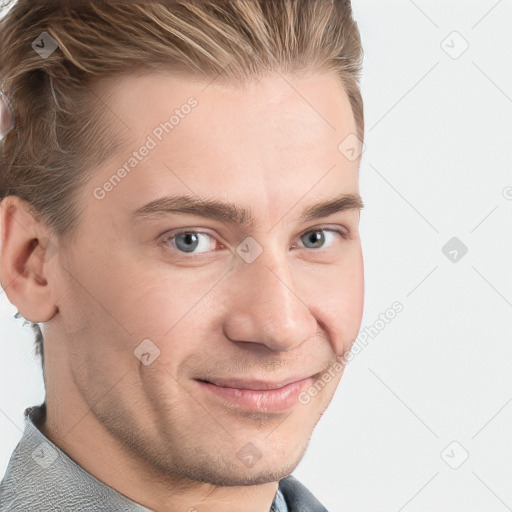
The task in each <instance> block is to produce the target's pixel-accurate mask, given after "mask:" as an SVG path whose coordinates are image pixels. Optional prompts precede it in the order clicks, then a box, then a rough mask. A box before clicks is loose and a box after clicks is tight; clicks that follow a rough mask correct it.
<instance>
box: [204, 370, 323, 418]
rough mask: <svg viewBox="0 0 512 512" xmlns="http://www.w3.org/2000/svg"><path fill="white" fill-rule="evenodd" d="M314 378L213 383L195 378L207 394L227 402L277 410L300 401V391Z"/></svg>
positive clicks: (241, 407)
mask: <svg viewBox="0 0 512 512" xmlns="http://www.w3.org/2000/svg"><path fill="white" fill-rule="evenodd" d="M313 381H314V376H311V377H303V378H300V377H299V378H298V379H297V378H293V379H289V380H288V381H283V382H281V383H270V382H265V381H255V380H253V381H247V380H245V381H242V380H236V379H231V380H229V381H222V382H219V381H218V382H217V383H213V382H210V381H206V380H200V379H196V382H197V383H198V385H199V386H200V388H201V389H202V390H203V391H204V392H205V393H206V394H207V395H208V396H210V397H211V398H213V399H214V400H216V401H217V402H219V401H220V402H221V403H223V404H224V405H225V406H226V405H230V406H235V407H236V408H239V409H245V410H257V411H261V412H276V413H277V412H282V411H284V410H287V409H290V408H291V407H293V406H295V405H297V404H298V403H299V401H298V396H299V394H300V393H301V392H302V391H303V390H304V389H305V388H306V387H307V386H308V385H310V384H311V383H312V382H313Z"/></svg>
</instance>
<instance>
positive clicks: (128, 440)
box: [0, 73, 364, 512]
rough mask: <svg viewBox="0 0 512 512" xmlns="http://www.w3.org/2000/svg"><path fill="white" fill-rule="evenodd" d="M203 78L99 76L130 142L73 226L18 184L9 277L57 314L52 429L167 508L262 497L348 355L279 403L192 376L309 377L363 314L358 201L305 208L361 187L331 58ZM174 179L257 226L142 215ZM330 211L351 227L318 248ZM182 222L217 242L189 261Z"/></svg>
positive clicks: (96, 182) (333, 223)
mask: <svg viewBox="0 0 512 512" xmlns="http://www.w3.org/2000/svg"><path fill="white" fill-rule="evenodd" d="M205 87H206V83H201V82H198V81H197V80H193V79H192V78H191V77H187V76H178V75H176V74H174V75H172V76H171V74H165V73H158V74H156V73H151V74H145V75H144V74H139V75H131V76H125V77H123V78H118V79H116V80H111V81H108V82H104V83H102V84H101V89H98V90H100V91H101V92H102V95H103V98H104V99H105V101H107V102H108V106H109V108H110V109H111V111H112V112H114V113H115V114H116V118H114V117H113V118H112V120H111V122H112V123H113V124H112V125H113V126H116V129H119V130H121V131H120V132H119V133H121V134H122V136H123V138H124V143H123V147H122V148H121V149H120V150H119V151H118V152H117V153H116V154H115V155H112V157H111V158H110V159H109V160H108V161H107V162H105V163H104V164H103V165H102V166H101V167H100V168H97V169H94V170H92V171H91V178H90V182H89V183H88V185H87V186H86V187H84V188H83V190H82V191H81V195H80V197H79V201H80V202H81V204H82V205H83V206H84V210H83V214H82V216H81V218H80V225H79V232H78V236H77V237H76V238H74V239H67V238H65V237H63V238H62V239H58V238H56V237H55V235H54V234H53V233H52V231H51V230H50V229H49V228H48V227H46V226H45V225H44V224H42V223H40V222H37V221H36V220H35V219H34V218H33V217H32V215H30V213H29V211H28V209H27V204H26V203H25V202H24V201H22V200H20V199H19V198H17V197H14V196H8V197H7V198H5V199H4V200H3V202H2V204H1V206H2V208H0V212H1V221H2V252H1V258H2V259H1V281H2V285H3V286H4V287H5V292H6V294H7V296H8V298H9V300H10V301H11V302H12V303H13V304H14V305H15V306H17V308H18V311H19V312H20V313H21V314H22V315H23V317H25V318H27V319H29V320H31V321H34V322H44V325H43V332H44V338H45V342H44V344H45V365H46V388H47V399H46V403H47V409H48V415H47V420H46V422H45V423H44V425H41V427H40V428H41V430H42V431H43V433H45V435H47V436H48V437H49V438H50V439H51V440H52V441H53V442H54V443H55V444H56V445H58V446H59V447H60V448H62V449H63V450H64V451H65V452H66V453H68V454H69V455H70V456H71V457H72V458H73V459H74V460H75V461H76V462H78V463H79V464H80V465H81V466H82V467H84V468H85V469H86V470H87V471H89V472H90V473H91V474H93V475H94V476H95V477H96V478H98V479H99V480H101V481H103V482H104V483H106V484H107V485H109V486H111V487H113V488H114V489H116V490H117V491H119V492H120V493H122V494H124V495H126V496H128V497H129V498H130V499H132V500H134V501H136V502H138V503H141V504H143V505H144V506H146V507H148V508H150V509H152V510H155V511H162V512H163V511H169V512H174V511H178V510H179V511H183V510H193V509H195V510H197V511H199V512H200V511H204V510H208V511H209V512H217V511H223V512H229V511H233V512H234V511H238V510H240V503H243V504H244V510H247V511H249V512H263V511H268V510H269V509H270V505H271V503H272V500H273V499H274V496H275V493H276V491H277V488H278V482H279V480H280V479H281V478H283V477H285V476H286V475H288V474H290V473H291V472H292V471H293V470H294V469H295V467H296V466H297V464H298V463H299V461H300V460H301V458H302V457H303V455H304V452H305V450H306V447H307V445H308V441H309V438H310V436H311V434H312V432H313V429H314V427H315V425H316V424H317V422H318V420H319V419H320V417H321V415H322V414H323V412H324V411H325V409H326V408H327V406H328V404H329V402H330V401H331V399H332V397H333V394H334V392H335V390H336V387H337V385H338V383H339V381H340V379H341V376H342V374H343V371H339V372H337V373H336V375H335V378H333V379H331V381H330V382H329V383H327V384H326V385H325V386H324V387H323V389H322V391H321V392H319V393H318V394H317V395H316V396H314V397H312V398H311V401H310V403H309V404H307V405H303V404H300V403H297V404H296V405H294V406H293V408H291V409H289V410H287V411H284V412H279V413H269V412H266V411H265V410H264V409H261V410H255V411H252V412H247V411H241V410H239V409H238V408H237V407H228V406H226V405H224V404H222V403H220V402H219V401H218V400H216V399H215V398H214V397H212V396H211V395H209V394H208V393H206V392H204V391H203V390H202V389H201V388H200V386H199V385H198V382H197V381H196V380H195V379H199V378H207V377H212V378H213V377H217V378H228V377H240V378H260V379H262V380H268V381H273V382H275V381H283V380H285V379H287V378H288V377H289V376H292V375H301V376H304V377H306V376H311V375H314V374H319V372H322V371H326V370H327V369H328V368H329V367H330V366H331V365H332V364H333V363H334V362H335V360H336V357H337V356H340V355H342V354H344V353H345V352H346V351H347V350H349V349H350V346H351V344H352V342H353V340H354V339H355V338H356V336H357V334H358V331H359V329H360V325H361V318H362V310H363V288H364V283H363V281H364V279H363V259H362V252H361V242H360V238H359V233H358V227H359V218H360V211H359V209H352V210H346V211H342V212H338V213H334V214H332V215H330V216H328V217H325V218H323V219H321V220H314V221H311V222H301V221H300V220H299V219H298V217H299V215H300V213H301V211H302V209H303V208H305V207H307V206H308V205H312V204H315V203H317V202H319V201H321V200H322V199H325V198H328V197H332V196H333V195H334V194H339V193H347V194H348V193H352V194H357V193H358V192H359V189H358V163H359V162H358V161H353V162H351V161H349V160H348V159H346V158H345V157H344V156H343V155H342V154H341V153H340V151H339V150H338V145H339V143H340V142H341V141H342V140H343V139H344V138H345V137H346V136H347V135H348V134H350V133H355V132H356V127H355V123H354V119H353V116H352V112H351V110H350V104H349V101H348V98H347V96H346V94H345V93H344V92H343V91H342V89H341V87H340V85H339V83H338V81H337V80H336V78H335V77H334V76H333V75H331V74H327V73H318V74H314V75H311V76H309V77H307V78H303V79H301V80H299V79H296V78H292V77H288V78H287V79H286V80H285V79H284V78H283V76H281V75H280V74H277V73H275V74H270V75H268V76H267V77H265V78H263V79H261V80H259V81H252V82H251V83H250V84H247V85H245V86H241V85H240V84H237V85H235V84H227V83H224V84H221V83H217V82H213V83H210V85H208V86H207V87H206V88H205ZM190 96H193V97H195V98H196V99H197V101H198V105H197V107H195V108H194V109H193V110H192V111H191V112H190V114H189V115H188V116H186V118H184V119H182V120H181V121H180V124H179V125H178V126H176V127H175V129H174V130H173V131H172V132H171V133H170V134H168V135H166V136H165V137H164V138H163V140H162V141H161V142H159V143H158V145H157V147H156V148H154V149H153V150H152V151H151V152H150V154H149V155H148V156H147V157H146V158H144V159H143V160H142V161H141V162H140V163H139V164H138V166H137V167H136V168H135V169H133V170H132V171H131V173H130V174H129V175H127V176H126V177H125V178H124V179H123V180H122V181H121V183H119V184H118V185H117V186H116V187H115V188H114V189H113V190H112V191H110V192H109V193H108V194H107V195H106V196H105V198H104V199H102V200H98V199H96V198H95V197H94V195H93V191H94V189H95V188H97V187H98V186H100V187H101V186H102V184H104V183H105V181H106V180H108V179H109V177H111V176H112V174H114V173H115V171H116V170H117V169H118V168H119V167H120V166H121V165H122V164H123V163H124V162H125V161H126V160H127V159H128V158H129V157H130V156H131V154H132V152H133V151H134V150H136V149H138V148H139V147H140V146H141V145H142V144H143V143H144V141H145V139H146V137H147V136H148V134H151V132H152V130H153V129H154V128H155V126H157V125H159V123H161V122H163V121H164V120H166V119H168V117H169V114H166V113H167V112H172V111H173V110H174V109H175V108H179V107H180V105H182V104H184V103H186V101H187V99H188V98H189V97H190ZM119 118H120V119H122V120H123V122H124V123H126V125H127V126H128V127H129V130H127V129H126V128H125V129H121V125H120V124H119V122H118V121H117V120H116V119H119ZM248 120H249V122H248ZM166 194H188V195H194V194H197V195H199V196H208V197H214V198H216V199H222V200H229V201H233V202H238V203H240V204H241V205H243V206H245V207H246V208H248V209H250V210H251V212H252V214H253V216H254V218H255V225H254V227H253V229H250V230H249V229H246V228H243V227H242V226H239V225H236V224H229V223H227V222H221V221H217V220H213V219H207V218H203V217H199V216H196V215H190V214H186V215H176V214H174V215H163V216H161V217H160V218H157V219H153V220H144V221H137V222H134V221H133V220H131V218H130V215H131V212H132V211H134V210H136V209H137V208H139V207H141V206H142V205H144V204H146V203H148V202H149V201H152V200H154V199H156V198H158V197H161V196H163V195H166ZM325 225H327V227H326V228H324V229H330V230H335V229H340V230H343V229H346V230H349V232H350V239H343V238H342V237H341V236H340V234H337V233H336V232H334V231H322V233H324V235H325V236H326V241H325V247H326V248H323V247H321V248H310V247H307V246H306V245H305V244H306V243H307V240H306V242H305V241H304V240H305V239H306V237H304V236H303V235H304V234H305V233H306V232H308V230H311V228H317V227H319V226H320V227H323V226H325ZM177 228H194V230H195V231H196V232H197V231H199V232H203V233H207V235H211V238H210V237H208V236H207V235H200V237H202V238H201V247H199V248H197V249H196V251H197V252H199V253H200V254H198V255H197V256H196V257H195V258H191V255H190V254H188V253H186V252H183V251H180V250H179V249H178V248H177V246H173V244H172V242H171V241H170V239H169V237H170V236H172V234H173V230H176V229H177ZM163 235H166V236H167V241H165V240H164V241H163V242H162V240H163V239H164V238H165V237H164V236H163ZM247 236H251V237H253V238H254V239H255V240H256V241H257V242H258V243H259V244H260V246H261V248H262V249H263V252H262V254H261V255H260V256H259V257H258V258H257V259H256V260H255V261H254V262H252V263H247V262H246V261H244V260H243V259H242V258H241V257H240V256H239V255H238V254H237V252H236V248H237V246H238V245H239V244H240V243H241V242H242V241H243V240H244V239H245V238H246V237H247ZM48 239H50V240H51V241H52V243H53V247H50V248H49V247H48ZM49 249H53V252H51V253H50V251H49ZM192 260H193V261H192ZM144 339H150V340H152V342H153V343H154V344H155V345H156V346H157V347H158V349H159V350H160V355H159V357H158V358H156V359H155V360H154V361H153V362H152V363H151V364H150V365H147V366H146V365H144V364H142V363H141V361H140V360H139V359H138V358H137V357H135V355H134V349H135V348H136V347H137V346H138V345H139V344H140V343H141V341H142V340H144ZM248 442H251V443H253V444H254V445H255V446H256V447H257V448H258V450H259V452H260V454H261V458H260V459H259V460H258V461H257V462H256V463H255V464H254V465H253V466H252V467H246V465H244V464H242V463H241V461H240V460H239V458H238V457H237V452H238V451H239V450H240V449H241V448H243V447H244V446H245V445H246V444H247V443H248ZM249 484H251V485H249ZM192 507H193V508H192Z"/></svg>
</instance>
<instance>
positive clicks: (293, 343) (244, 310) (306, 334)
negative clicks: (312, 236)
mask: <svg viewBox="0 0 512 512" xmlns="http://www.w3.org/2000/svg"><path fill="white" fill-rule="evenodd" d="M292 270H293V269H292V268H291V266H290V263H289V261H288V259H287V258H286V256H279V257H278V256H272V255H270V254H269V252H268V251H264V252H263V253H262V254H261V255H260V257H259V258H257V259H256V260H255V261H253V262H252V263H244V264H243V265H242V266H241V267H240V268H239V269H238V270H237V272H236V273H235V275H233V276H232V278H233V281H232V282H231V283H230V286H232V288H231V290H232V294H230V295H231V298H232V300H231V305H230V307H229V313H228V315H227V317H226V319H225V322H224V333H225V335H226V336H227V337H228V338H229V339H230V340H232V341H235V342H246V343H247V342H249V343H255V344H261V345H265V346H266V347H267V348H269V349H270V350H273V351H288V350H293V349H294V348H296V347H297V346H299V345H300V344H302V343H303V342H304V341H305V340H307V339H308V338H311V337H312V336H314V335H315V334H316V332H317V328H318V326H317V320H316V318H315V316H314V315H313V313H312V312H311V310H310V308H309V307H308V305H307V304H308V302H307V301H308V297H307V294H306V292H305V290H303V289H300V288H299V287H297V285H296V284H297V283H296V281H297V280H298V279H300V276H294V275H293V271H292Z"/></svg>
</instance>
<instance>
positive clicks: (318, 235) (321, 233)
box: [301, 229, 334, 249]
mask: <svg viewBox="0 0 512 512" xmlns="http://www.w3.org/2000/svg"><path fill="white" fill-rule="evenodd" d="M325 233H328V234H330V237H331V238H329V236H327V238H326V236H325ZM333 237H334V232H333V230H330V229H317V230H315V231H309V232H308V233H305V234H304V235H302V237H301V240H302V243H303V244H304V246H305V247H306V248H308V249H323V248H325V246H324V244H325V241H326V239H327V240H330V242H331V243H332V242H333ZM308 244H311V245H308ZM328 245H330V244H328Z"/></svg>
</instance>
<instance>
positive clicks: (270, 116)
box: [92, 72, 358, 211]
mask: <svg viewBox="0 0 512 512" xmlns="http://www.w3.org/2000/svg"><path fill="white" fill-rule="evenodd" d="M102 87H103V91H102V95H103V97H104V98H105V99H106V102H107V104H108V108H109V109H110V111H111V113H112V116H111V118H112V119H111V121H112V126H113V127H114V129H115V130H116V131H118V132H119V133H120V134H121V138H122V139H123V144H122V146H121V149H120V150H119V151H118V152H117V154H116V155H113V156H112V158H111V159H110V161H109V162H108V163H107V165H105V166H104V168H102V169H101V170H100V171H99V172H98V174H97V175H96V176H95V177H94V180H93V184H92V185H93V186H98V185H99V186H101V185H102V184H104V183H105V182H106V180H108V179H109V178H110V177H111V176H112V175H113V174H114V173H116V171H117V170H118V169H119V168H120V167H121V166H123V165H125V169H128V172H125V173H122V174H123V175H124V176H123V178H122V181H120V182H119V183H116V184H115V186H114V187H110V188H111V189H112V190H111V191H110V192H109V194H108V196H107V198H108V200H109V201H108V202H110V204H114V202H115V201H118V202H119V201H122V202H123V203H124V209H126V210H127V211H128V209H130V210H132V211H133V209H135V208H137V207H140V206H141V205H142V204H143V202H149V201H151V200H154V199H155V198H156V197H158V196H161V195H163V194H164V193H169V194H171V193H172V194H188V195H191V194H192V195H193V194H199V195H201V196H210V197H212V196H222V197H223V198H226V199H236V200H240V199H241V195H240V194H243V195H244V196H245V198H246V200H247V202H248V203H249V202H250V201H251V199H253V200H254V202H257V203H258V204H259V205H260V206H261V207H262V208H263V209H264V208H268V207H269V206H272V207H277V206H278V205H279V204H283V205H284V203H286V207H287V208H289V206H290V203H291V202H293V201H297V200H299V199H300V198H301V197H302V196H304V195H305V194H309V195H310V197H311V199H314V198H315V197H320V196H326V195H330V196H332V195H334V194H337V193H340V192H356V191H357V182H358V180H357V176H358V162H357V161H349V160H347V158H346V157H345V156H344V155H342V154H341V153H340V151H339V149H338V146H339V144H340V142H342V140H343V139H345V137H347V136H348V135H349V134H353V133H355V132H356V126H355V122H354V118H353V115H352V111H351V107H350V102H349V100H348V97H347V95H346V93H345V92H344V91H343V89H342V87H341V85H340V83H339V81H338V79H337V78H336V77H335V76H334V75H331V74H318V75H313V76H310V77H307V78H303V79H301V80H297V79H294V78H291V77H289V76H285V75H283V74H281V73H274V74H271V75H269V76H267V77H265V78H261V79H259V80H254V81H250V82H248V83H246V84H244V85H241V84H235V83H220V82H217V81H215V80H213V81H210V82H206V81H204V80H203V81H201V80H198V79H196V78H194V77H192V76H190V75H189V76H187V75H175V74H170V73H163V72H159V73H145V74H137V75H132V76H124V77H122V78H117V79H116V80H110V81H109V82H106V83H104V84H103V86H102ZM144 146H146V147H148V148H150V149H148V150H143V153H144V155H143V156H142V157H141V155H140V153H141V151H139V150H140V149H141V148H143V147H144ZM134 152H137V153H139V154H138V156H137V157H134ZM134 158H136V159H137V161H136V162H135V161H133V159H134ZM130 159H132V162H131V163H132V164H134V165H133V167H131V166H130V165H128V166H126V163H127V162H129V160H130ZM121 191H122V192H121ZM247 192H250V194H249V195H248V194H247ZM230 196H233V197H230Z"/></svg>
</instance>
